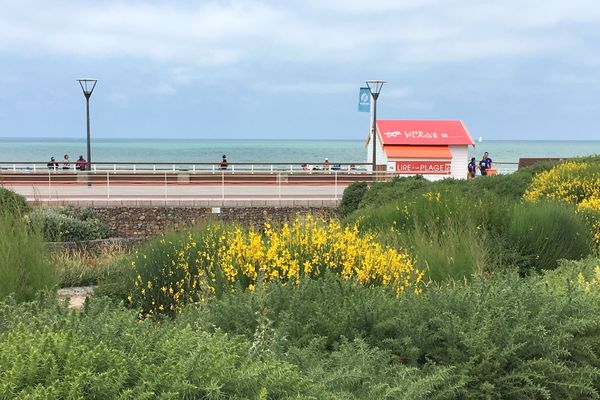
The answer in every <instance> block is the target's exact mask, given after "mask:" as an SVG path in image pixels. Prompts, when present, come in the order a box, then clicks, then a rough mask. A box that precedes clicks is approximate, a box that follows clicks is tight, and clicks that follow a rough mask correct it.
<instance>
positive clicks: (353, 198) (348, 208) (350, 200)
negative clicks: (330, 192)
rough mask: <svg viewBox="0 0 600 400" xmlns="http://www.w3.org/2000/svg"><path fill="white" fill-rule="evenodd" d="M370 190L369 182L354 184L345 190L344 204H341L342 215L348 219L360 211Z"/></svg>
mask: <svg viewBox="0 0 600 400" xmlns="http://www.w3.org/2000/svg"><path fill="white" fill-rule="evenodd" d="M368 189H369V185H368V184H367V182H354V183H353V184H351V185H350V186H348V187H347V188H346V190H344V196H343V197H342V203H341V204H340V215H341V216H342V217H346V216H348V215H350V214H351V213H352V212H354V211H355V210H356V209H358V206H359V205H360V202H361V201H362V199H363V197H364V196H365V193H366V192H367V190H368Z"/></svg>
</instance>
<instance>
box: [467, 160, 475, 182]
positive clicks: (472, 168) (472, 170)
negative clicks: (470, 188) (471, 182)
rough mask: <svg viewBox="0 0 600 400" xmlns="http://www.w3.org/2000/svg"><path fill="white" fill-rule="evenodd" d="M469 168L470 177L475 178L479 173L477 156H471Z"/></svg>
mask: <svg viewBox="0 0 600 400" xmlns="http://www.w3.org/2000/svg"><path fill="white" fill-rule="evenodd" d="M467 170H468V171H469V174H468V177H469V178H475V175H477V162H476V161H475V157H471V162H470V163H469V164H467Z"/></svg>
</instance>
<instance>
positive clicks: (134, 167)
mask: <svg viewBox="0 0 600 400" xmlns="http://www.w3.org/2000/svg"><path fill="white" fill-rule="evenodd" d="M133 173H134V174H135V173H136V171H135V164H133Z"/></svg>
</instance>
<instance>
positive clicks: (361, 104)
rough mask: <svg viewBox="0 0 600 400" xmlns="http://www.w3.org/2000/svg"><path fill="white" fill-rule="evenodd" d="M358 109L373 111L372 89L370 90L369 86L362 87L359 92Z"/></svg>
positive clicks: (360, 110)
mask: <svg viewBox="0 0 600 400" xmlns="http://www.w3.org/2000/svg"><path fill="white" fill-rule="evenodd" d="M358 111H359V112H369V111H371V91H370V90H369V88H366V87H361V88H360V92H359V93H358Z"/></svg>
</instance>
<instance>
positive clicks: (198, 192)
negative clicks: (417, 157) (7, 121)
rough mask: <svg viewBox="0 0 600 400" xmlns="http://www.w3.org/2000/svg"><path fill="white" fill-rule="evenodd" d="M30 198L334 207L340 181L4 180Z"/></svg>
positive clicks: (72, 201)
mask: <svg viewBox="0 0 600 400" xmlns="http://www.w3.org/2000/svg"><path fill="white" fill-rule="evenodd" d="M2 186H3V187H5V188H7V189H11V190H13V191H15V192H17V193H19V194H21V195H23V196H25V198H26V199H27V200H28V201H30V202H37V203H44V204H53V205H56V204H74V205H78V206H111V205H114V206H138V207H139V206H159V205H160V206H164V205H167V206H193V207H221V206H223V207H225V206H229V207H234V206H238V207H255V206H256V207H259V206H261V207H262V206H282V207H283V206H286V207H321V206H325V207H334V206H336V205H337V204H338V203H339V201H340V199H341V196H342V194H343V191H344V189H345V188H346V187H347V186H348V183H340V184H337V185H335V184H329V183H321V184H281V185H277V184H235V185H233V184H232V185H220V184H203V185H190V184H188V185H185V184H182V185H178V184H167V185H157V184H114V185H110V186H107V185H100V184H95V185H92V186H91V187H88V186H87V185H86V184H54V185H51V186H50V185H47V184H14V185H11V184H5V185H2Z"/></svg>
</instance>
